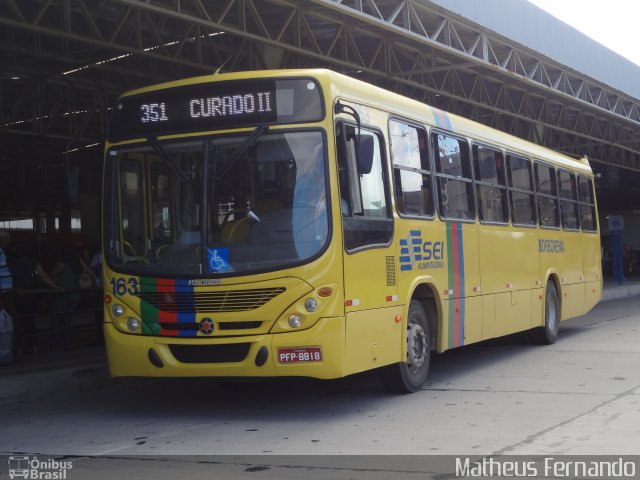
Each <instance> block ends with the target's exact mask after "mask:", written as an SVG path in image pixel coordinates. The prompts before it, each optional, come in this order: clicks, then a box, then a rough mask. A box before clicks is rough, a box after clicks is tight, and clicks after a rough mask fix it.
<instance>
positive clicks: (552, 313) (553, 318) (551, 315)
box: [547, 297, 558, 332]
mask: <svg viewBox="0 0 640 480" xmlns="http://www.w3.org/2000/svg"><path fill="white" fill-rule="evenodd" d="M557 324H558V308H557V305H556V301H555V299H554V298H553V297H550V298H549V301H548V302H547V325H548V327H549V330H550V331H552V332H553V331H555V329H556V327H557Z"/></svg>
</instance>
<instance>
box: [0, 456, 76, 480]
mask: <svg viewBox="0 0 640 480" xmlns="http://www.w3.org/2000/svg"><path fill="white" fill-rule="evenodd" d="M72 468H73V462H70V461H62V460H56V459H53V458H48V459H46V460H39V459H38V457H35V456H34V457H30V456H28V455H14V456H10V457H9V478H10V479H11V480H13V479H15V478H25V479H33V480H65V479H66V478H67V470H71V469H72Z"/></svg>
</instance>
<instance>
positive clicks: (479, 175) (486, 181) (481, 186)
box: [473, 145, 509, 223]
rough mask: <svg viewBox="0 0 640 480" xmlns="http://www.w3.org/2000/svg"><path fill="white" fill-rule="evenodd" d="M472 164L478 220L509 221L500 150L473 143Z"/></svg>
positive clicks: (487, 221)
mask: <svg viewBox="0 0 640 480" xmlns="http://www.w3.org/2000/svg"><path fill="white" fill-rule="evenodd" d="M473 165H474V169H475V179H476V188H477V197H478V215H479V217H480V221H481V222H486V223H507V222H508V221H509V209H508V206H507V184H506V178H505V174H504V173H505V172H504V170H505V169H504V157H503V155H502V152H501V151H499V150H495V149H491V148H488V147H483V146H480V145H474V146H473Z"/></svg>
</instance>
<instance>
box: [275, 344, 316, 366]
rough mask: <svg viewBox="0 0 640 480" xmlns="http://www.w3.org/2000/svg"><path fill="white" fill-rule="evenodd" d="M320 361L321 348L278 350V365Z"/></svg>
mask: <svg viewBox="0 0 640 480" xmlns="http://www.w3.org/2000/svg"><path fill="white" fill-rule="evenodd" d="M320 361H322V348H321V347H293V348H279V349H278V362H279V363H304V362H320Z"/></svg>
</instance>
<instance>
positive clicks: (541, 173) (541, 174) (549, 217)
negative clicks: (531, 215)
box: [536, 162, 560, 228]
mask: <svg viewBox="0 0 640 480" xmlns="http://www.w3.org/2000/svg"><path fill="white" fill-rule="evenodd" d="M536 193H537V194H538V195H537V196H538V218H540V226H541V227H546V228H559V227H560V219H559V218H558V188H557V184H556V171H555V169H554V168H553V167H552V166H550V165H544V164H542V163H539V162H536Z"/></svg>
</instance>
